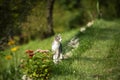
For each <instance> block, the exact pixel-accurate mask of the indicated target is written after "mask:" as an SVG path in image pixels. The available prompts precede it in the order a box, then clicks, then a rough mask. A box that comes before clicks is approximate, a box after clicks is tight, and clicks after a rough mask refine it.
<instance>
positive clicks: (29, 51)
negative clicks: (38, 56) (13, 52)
mask: <svg viewBox="0 0 120 80" xmlns="http://www.w3.org/2000/svg"><path fill="white" fill-rule="evenodd" d="M25 52H26V53H27V54H28V55H29V58H32V57H33V55H34V51H33V50H26V51H25Z"/></svg>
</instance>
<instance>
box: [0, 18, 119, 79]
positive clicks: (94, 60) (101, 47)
mask: <svg viewBox="0 0 120 80" xmlns="http://www.w3.org/2000/svg"><path fill="white" fill-rule="evenodd" d="M119 23H120V21H119V20H114V21H105V20H102V19H101V20H96V21H95V23H94V25H93V26H92V27H90V28H87V29H86V31H85V32H83V33H81V32H80V31H79V29H74V30H70V31H66V32H63V33H61V35H62V40H63V41H62V44H63V50H64V51H63V52H64V54H66V53H67V51H68V50H67V49H68V48H69V47H68V46H67V44H68V42H69V40H70V39H72V38H73V37H77V38H79V46H78V48H76V49H74V50H73V51H72V56H71V57H70V58H68V59H65V60H63V61H62V62H60V63H59V64H57V65H53V66H54V70H53V72H52V76H51V78H50V80H119V79H120V68H119V67H120V24H119ZM52 41H53V37H51V38H48V39H45V40H42V41H41V40H34V41H30V42H29V43H28V44H24V45H22V46H19V49H18V50H17V51H16V52H14V53H10V51H9V50H7V51H4V52H0V55H1V56H0V58H1V60H0V63H1V69H0V73H1V75H0V80H21V79H20V78H21V75H19V73H17V72H15V71H14V66H18V65H19V63H20V59H21V58H22V56H23V55H24V53H25V50H26V49H32V50H36V49H38V48H41V49H49V50H50V49H51V43H52ZM69 50H70V49H69ZM8 54H12V55H13V56H12V58H11V59H9V60H6V59H5V56H6V55H8ZM14 57H15V58H14ZM15 59H17V60H16V63H14V60H15ZM10 65H13V69H12V70H13V72H9V66H10ZM18 69H19V68H18ZM13 73H17V74H13Z"/></svg>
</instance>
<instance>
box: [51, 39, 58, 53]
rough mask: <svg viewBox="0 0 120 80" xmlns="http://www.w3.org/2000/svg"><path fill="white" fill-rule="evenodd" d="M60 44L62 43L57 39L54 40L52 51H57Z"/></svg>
mask: <svg viewBox="0 0 120 80" xmlns="http://www.w3.org/2000/svg"><path fill="white" fill-rule="evenodd" d="M59 46H60V43H59V42H57V41H54V42H53V43H52V51H56V50H57V49H58V48H59Z"/></svg>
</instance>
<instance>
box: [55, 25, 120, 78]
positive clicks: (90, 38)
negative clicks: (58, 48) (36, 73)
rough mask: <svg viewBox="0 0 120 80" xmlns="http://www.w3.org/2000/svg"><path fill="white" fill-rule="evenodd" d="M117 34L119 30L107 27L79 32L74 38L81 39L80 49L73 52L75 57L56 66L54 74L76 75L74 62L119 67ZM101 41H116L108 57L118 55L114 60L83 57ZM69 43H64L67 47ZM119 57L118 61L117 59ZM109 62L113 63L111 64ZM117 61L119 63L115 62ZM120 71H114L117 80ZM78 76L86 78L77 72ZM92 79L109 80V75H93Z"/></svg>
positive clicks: (119, 49) (119, 47) (118, 39)
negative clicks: (95, 43) (98, 63)
mask: <svg viewBox="0 0 120 80" xmlns="http://www.w3.org/2000/svg"><path fill="white" fill-rule="evenodd" d="M113 26H114V25H113ZM117 32H119V29H117V28H114V27H106V26H105V27H91V28H88V29H87V30H86V31H85V32H84V33H80V32H78V33H77V34H76V35H75V36H74V37H77V38H79V43H80V45H79V47H78V48H77V49H76V50H75V51H74V52H73V57H71V58H69V59H67V60H64V62H62V63H60V65H56V67H55V71H54V72H53V74H55V75H63V76H65V75H74V74H73V71H74V69H73V68H72V67H71V64H72V63H73V61H74V60H84V61H91V62H100V63H103V64H106V67H107V65H114V67H116V66H117V67H118V65H119V63H120V55H118V53H120V43H119V41H120V37H117V38H115V40H114V36H119V35H120V33H119V34H118V33H117ZM116 34H117V35H116ZM99 40H102V41H105V40H114V41H115V44H114V45H113V46H112V47H111V49H110V54H109V56H108V58H110V57H113V56H115V55H116V56H115V57H114V58H113V59H111V58H110V59H106V58H104V59H99V58H88V57H81V55H82V54H84V53H85V52H86V51H87V50H89V49H91V48H92V45H93V43H94V42H95V41H99ZM68 41H69V40H68ZM67 43H68V42H67V41H66V42H65V43H64V45H66V44H67ZM118 44H119V45H118ZM116 46H117V48H116ZM114 48H116V49H114ZM65 49H67V47H65V48H64V50H65ZM113 49H114V50H113ZM113 53H116V54H114V55H113ZM117 56H118V59H116V57H117ZM109 60H110V61H111V62H109ZM115 61H117V62H115ZM108 63H110V64H108ZM111 63H112V64H111ZM119 66H120V65H119ZM116 71H117V72H116ZM119 71H120V69H119V68H117V69H115V70H113V72H116V73H115V74H114V75H116V74H117V77H116V78H117V80H118V78H120V74H119ZM78 74H79V75H80V78H81V77H84V78H85V77H86V74H85V73H82V72H81V73H79V72H76V74H75V75H78ZM82 75H85V76H82ZM111 75H112V73H111ZM111 75H110V76H111ZM114 75H113V76H114ZM110 76H109V77H110ZM92 77H93V78H96V77H98V78H99V79H107V78H108V75H107V74H105V75H100V74H92Z"/></svg>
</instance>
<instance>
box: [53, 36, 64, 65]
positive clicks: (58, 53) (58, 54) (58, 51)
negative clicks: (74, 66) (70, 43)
mask: <svg viewBox="0 0 120 80" xmlns="http://www.w3.org/2000/svg"><path fill="white" fill-rule="evenodd" d="M61 41H62V38H61V35H60V34H58V35H57V36H55V38H54V41H53V43H52V51H53V62H54V63H58V62H59V61H61V59H63V55H62V43H61Z"/></svg>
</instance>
